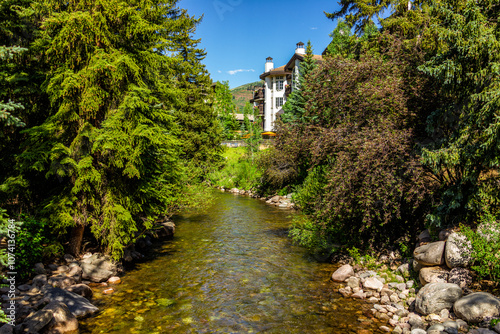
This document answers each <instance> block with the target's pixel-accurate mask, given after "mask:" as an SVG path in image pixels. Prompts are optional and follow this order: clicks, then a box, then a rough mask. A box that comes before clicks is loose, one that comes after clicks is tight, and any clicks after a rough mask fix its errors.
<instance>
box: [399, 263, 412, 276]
mask: <svg viewBox="0 0 500 334" xmlns="http://www.w3.org/2000/svg"><path fill="white" fill-rule="evenodd" d="M397 270H398V272H399V273H401V275H403V276H404V277H409V276H410V264H409V263H404V264H402V265H400V266H399V267H398V269H397Z"/></svg>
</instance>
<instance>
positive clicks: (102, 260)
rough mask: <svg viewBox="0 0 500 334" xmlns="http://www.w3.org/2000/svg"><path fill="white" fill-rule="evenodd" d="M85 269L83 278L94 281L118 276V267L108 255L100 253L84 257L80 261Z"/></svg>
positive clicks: (103, 280)
mask: <svg viewBox="0 0 500 334" xmlns="http://www.w3.org/2000/svg"><path fill="white" fill-rule="evenodd" d="M80 266H81V267H82V269H83V273H82V278H83V279H88V280H90V281H92V282H97V283H99V282H105V281H107V280H108V279H109V278H110V277H111V276H116V275H117V273H118V267H117V265H116V263H114V262H113V261H112V260H111V258H110V257H109V256H107V255H102V254H99V253H95V254H93V255H92V256H91V257H88V258H86V259H83V260H82V261H81V263H80Z"/></svg>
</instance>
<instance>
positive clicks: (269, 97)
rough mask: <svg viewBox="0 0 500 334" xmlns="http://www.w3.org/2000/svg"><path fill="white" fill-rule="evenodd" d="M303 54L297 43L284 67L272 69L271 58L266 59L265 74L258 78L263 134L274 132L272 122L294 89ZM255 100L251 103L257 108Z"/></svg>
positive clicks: (302, 49) (300, 46) (303, 49)
mask: <svg viewBox="0 0 500 334" xmlns="http://www.w3.org/2000/svg"><path fill="white" fill-rule="evenodd" d="M305 54H306V50H305V48H304V43H302V42H299V43H297V45H296V49H295V53H294V55H293V57H292V58H291V59H290V61H289V62H288V63H287V64H286V65H284V66H281V67H278V68H274V62H273V58H271V57H268V58H267V59H266V64H265V72H264V73H262V74H261V75H260V78H261V79H262V80H264V88H263V91H264V105H263V108H262V109H263V111H262V116H263V130H264V132H267V131H274V122H275V121H276V118H277V117H279V115H280V114H281V113H282V112H283V105H284V104H285V102H286V98H287V96H288V94H289V93H290V92H291V91H292V89H293V88H294V87H293V86H294V84H293V83H294V82H295V81H296V80H298V76H299V64H300V62H301V61H302V60H303V59H304V56H305ZM314 58H316V59H319V58H321V56H314ZM255 100H256V99H253V100H252V102H254V105H255V106H258V103H257V102H256V101H255Z"/></svg>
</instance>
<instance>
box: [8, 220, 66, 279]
mask: <svg viewBox="0 0 500 334" xmlns="http://www.w3.org/2000/svg"><path fill="white" fill-rule="evenodd" d="M0 215H3V216H2V217H0V234H2V235H4V234H6V233H7V229H8V220H7V219H6V217H5V211H3V213H2V212H0ZM14 226H15V241H16V244H15V249H14V255H15V270H16V271H17V273H18V274H19V276H20V277H21V279H26V278H28V277H29V276H30V275H31V273H32V271H33V267H34V265H35V263H38V262H41V261H42V260H43V259H44V258H45V259H47V258H52V257H54V256H56V255H60V254H61V253H62V252H63V247H62V245H61V244H60V243H59V242H57V241H55V240H51V239H49V238H47V235H48V226H47V224H46V223H44V222H40V221H37V220H35V219H34V218H32V217H28V216H22V220H21V221H15V222H14ZM0 260H1V261H2V265H6V264H7V254H6V253H4V254H2V257H1V259H0Z"/></svg>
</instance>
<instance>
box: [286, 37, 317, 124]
mask: <svg viewBox="0 0 500 334" xmlns="http://www.w3.org/2000/svg"><path fill="white" fill-rule="evenodd" d="M316 66H317V65H316V60H314V58H313V50H312V46H311V41H308V42H307V47H306V55H305V57H304V60H303V61H302V62H301V63H300V65H299V79H298V80H296V82H295V83H294V86H295V87H294V90H293V91H292V93H291V94H290V96H289V97H288V99H287V100H286V103H285V105H284V106H283V111H284V113H283V114H282V115H281V120H282V121H283V123H304V122H306V119H305V116H304V114H305V112H306V109H305V105H306V102H307V100H306V98H305V97H304V90H306V89H307V84H306V82H307V78H308V75H309V74H310V73H311V72H312V71H313V70H314V69H315V68H316Z"/></svg>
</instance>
